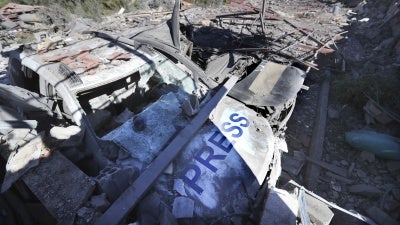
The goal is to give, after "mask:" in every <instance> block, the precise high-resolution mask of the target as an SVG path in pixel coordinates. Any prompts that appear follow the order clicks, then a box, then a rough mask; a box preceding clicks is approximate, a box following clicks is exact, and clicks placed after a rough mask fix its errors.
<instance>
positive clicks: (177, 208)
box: [172, 197, 194, 219]
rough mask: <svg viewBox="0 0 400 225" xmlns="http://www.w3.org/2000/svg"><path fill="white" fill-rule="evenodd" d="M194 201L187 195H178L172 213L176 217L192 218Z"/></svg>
mask: <svg viewBox="0 0 400 225" xmlns="http://www.w3.org/2000/svg"><path fill="white" fill-rule="evenodd" d="M193 211H194V201H193V200H192V199H190V198H186V197H176V198H175V199H174V203H173V205H172V214H173V215H174V216H175V218H177V219H179V218H192V217H193Z"/></svg>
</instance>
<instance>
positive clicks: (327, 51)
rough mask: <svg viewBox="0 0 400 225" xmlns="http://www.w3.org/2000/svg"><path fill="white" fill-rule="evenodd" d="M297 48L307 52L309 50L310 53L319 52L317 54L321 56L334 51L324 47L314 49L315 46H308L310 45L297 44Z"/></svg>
mask: <svg viewBox="0 0 400 225" xmlns="http://www.w3.org/2000/svg"><path fill="white" fill-rule="evenodd" d="M297 47H298V48H299V49H300V50H301V49H304V50H308V51H309V50H311V51H316V50H319V51H318V52H319V53H322V54H331V53H334V52H335V50H333V49H329V48H325V47H322V48H318V47H315V46H310V45H305V44H298V45H297Z"/></svg>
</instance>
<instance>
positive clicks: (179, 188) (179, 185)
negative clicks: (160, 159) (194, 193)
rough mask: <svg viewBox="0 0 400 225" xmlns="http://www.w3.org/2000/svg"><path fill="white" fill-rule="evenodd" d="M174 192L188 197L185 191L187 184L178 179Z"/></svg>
mask: <svg viewBox="0 0 400 225" xmlns="http://www.w3.org/2000/svg"><path fill="white" fill-rule="evenodd" d="M174 190H175V191H177V192H178V193H179V194H180V195H182V196H187V194H186V191H185V184H184V183H183V180H182V179H176V180H175V181H174Z"/></svg>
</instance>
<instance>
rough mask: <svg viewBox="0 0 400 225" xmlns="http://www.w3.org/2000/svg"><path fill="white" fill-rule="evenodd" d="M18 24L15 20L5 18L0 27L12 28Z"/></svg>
mask: <svg viewBox="0 0 400 225" xmlns="http://www.w3.org/2000/svg"><path fill="white" fill-rule="evenodd" d="M17 26H18V24H17V23H16V22H13V21H10V20H6V21H4V22H2V23H1V27H3V28H5V29H12V28H14V27H17Z"/></svg>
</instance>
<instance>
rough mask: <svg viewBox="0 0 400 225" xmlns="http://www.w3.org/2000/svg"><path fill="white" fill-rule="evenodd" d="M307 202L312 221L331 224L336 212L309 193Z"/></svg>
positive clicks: (326, 224)
mask: <svg viewBox="0 0 400 225" xmlns="http://www.w3.org/2000/svg"><path fill="white" fill-rule="evenodd" d="M306 204H307V206H306V207H307V212H308V214H309V216H310V220H311V222H312V223H314V224H318V225H329V224H330V222H331V220H332V218H333V215H334V214H333V212H332V210H331V209H330V208H329V207H328V206H327V205H326V204H324V203H323V202H321V201H320V200H318V199H316V198H314V197H312V196H310V195H308V194H307V195H306Z"/></svg>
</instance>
